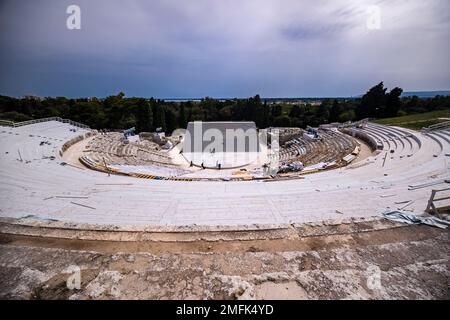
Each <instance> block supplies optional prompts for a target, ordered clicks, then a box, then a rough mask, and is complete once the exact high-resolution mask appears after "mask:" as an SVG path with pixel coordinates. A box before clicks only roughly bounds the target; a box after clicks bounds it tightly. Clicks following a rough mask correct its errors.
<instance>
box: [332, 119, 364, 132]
mask: <svg viewBox="0 0 450 320" xmlns="http://www.w3.org/2000/svg"><path fill="white" fill-rule="evenodd" d="M369 120H370V119H369V118H366V119H362V120H359V121H356V122H351V121H348V122H345V123H342V124H340V125H339V126H338V127H339V128H341V129H343V128H355V127H359V126H365V125H366V124H367V122H369Z"/></svg>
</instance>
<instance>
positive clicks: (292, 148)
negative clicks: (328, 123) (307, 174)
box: [280, 129, 357, 166]
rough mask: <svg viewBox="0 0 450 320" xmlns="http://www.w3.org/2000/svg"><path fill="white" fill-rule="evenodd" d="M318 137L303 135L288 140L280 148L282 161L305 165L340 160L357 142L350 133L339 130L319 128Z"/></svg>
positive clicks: (349, 152)
mask: <svg viewBox="0 0 450 320" xmlns="http://www.w3.org/2000/svg"><path fill="white" fill-rule="evenodd" d="M318 133H319V138H318V139H309V138H305V137H303V136H301V135H299V136H297V137H295V138H293V139H291V140H289V141H287V142H286V143H285V144H284V145H283V146H282V147H281V150H280V161H281V162H284V163H291V162H294V161H300V162H302V163H303V164H304V165H305V166H310V165H314V164H317V163H322V162H323V163H330V162H334V161H340V160H342V158H343V157H345V156H347V155H349V154H351V153H352V152H353V151H354V150H355V148H356V146H357V142H356V141H355V140H354V139H353V138H351V137H350V136H348V135H345V134H342V133H340V132H337V131H333V130H327V129H319V130H318Z"/></svg>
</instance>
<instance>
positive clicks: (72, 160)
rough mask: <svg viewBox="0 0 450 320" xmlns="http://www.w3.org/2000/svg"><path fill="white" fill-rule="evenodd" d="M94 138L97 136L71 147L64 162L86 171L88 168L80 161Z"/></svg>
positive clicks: (64, 155)
mask: <svg viewBox="0 0 450 320" xmlns="http://www.w3.org/2000/svg"><path fill="white" fill-rule="evenodd" d="M94 138H95V136H92V137H89V138H86V139H84V140H81V141H80V142H78V143H75V144H74V145H72V146H70V147H69V149H67V150H66V151H65V152H64V154H63V157H62V158H63V160H64V161H65V162H66V163H68V164H71V165H72V166H75V167H77V168H80V169H86V167H85V166H83V165H82V164H81V163H80V161H79V160H78V159H79V158H80V157H81V156H82V155H83V151H84V150H85V149H86V145H87V144H88V143H89V142H90V141H91V140H92V139H94Z"/></svg>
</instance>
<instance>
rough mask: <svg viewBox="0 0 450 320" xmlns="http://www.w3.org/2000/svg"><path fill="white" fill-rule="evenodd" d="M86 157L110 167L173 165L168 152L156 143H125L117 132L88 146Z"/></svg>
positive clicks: (94, 139) (142, 141)
mask: <svg viewBox="0 0 450 320" xmlns="http://www.w3.org/2000/svg"><path fill="white" fill-rule="evenodd" d="M84 152H85V156H87V157H88V158H89V159H90V160H92V161H93V162H95V163H99V164H103V163H106V164H108V165H110V164H111V165H148V164H155V165H164V166H171V165H173V163H172V161H171V158H170V156H169V155H168V154H167V152H166V151H164V150H161V148H160V147H159V146H158V145H157V144H156V143H154V142H151V141H148V140H141V141H139V142H129V143H125V142H124V141H123V135H122V134H121V133H117V132H109V133H104V134H99V135H97V136H96V137H94V138H93V139H92V140H91V141H90V142H89V144H88V145H87V146H86V150H85V151H84Z"/></svg>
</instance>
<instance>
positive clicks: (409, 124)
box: [374, 109, 450, 130]
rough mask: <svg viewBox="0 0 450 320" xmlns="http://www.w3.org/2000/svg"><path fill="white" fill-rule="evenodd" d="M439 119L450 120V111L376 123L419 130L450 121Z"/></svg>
mask: <svg viewBox="0 0 450 320" xmlns="http://www.w3.org/2000/svg"><path fill="white" fill-rule="evenodd" d="M439 118H450V109H446V110H438V111H432V112H426V113H419V114H411V115H408V116H403V117H396V118H386V119H379V120H375V121H374V122H375V123H379V124H388V125H393V126H399V127H405V128H410V129H416V130H418V129H422V128H423V127H428V126H430V125H433V124H436V123H439V122H444V121H449V120H443V119H439Z"/></svg>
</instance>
